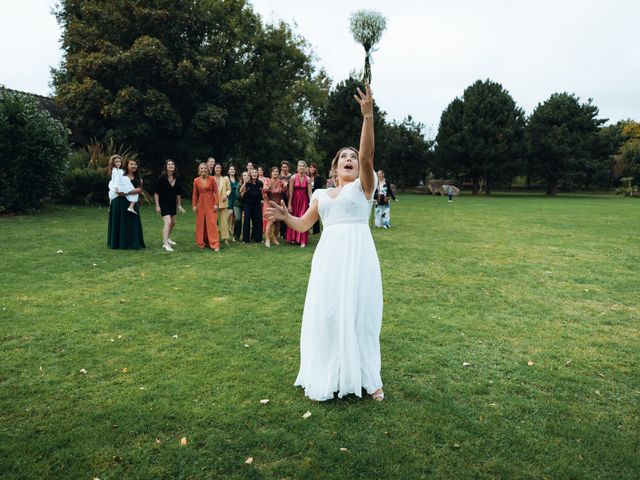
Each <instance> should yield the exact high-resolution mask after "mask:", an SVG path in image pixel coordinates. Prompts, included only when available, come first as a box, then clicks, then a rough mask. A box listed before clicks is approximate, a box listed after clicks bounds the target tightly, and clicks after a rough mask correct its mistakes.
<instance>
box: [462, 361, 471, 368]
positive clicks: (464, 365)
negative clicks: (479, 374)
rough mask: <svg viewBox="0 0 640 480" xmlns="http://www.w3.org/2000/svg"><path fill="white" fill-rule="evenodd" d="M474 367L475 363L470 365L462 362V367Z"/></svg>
mask: <svg viewBox="0 0 640 480" xmlns="http://www.w3.org/2000/svg"><path fill="white" fill-rule="evenodd" d="M472 365H473V363H469V362H462V366H463V367H470V366H472Z"/></svg>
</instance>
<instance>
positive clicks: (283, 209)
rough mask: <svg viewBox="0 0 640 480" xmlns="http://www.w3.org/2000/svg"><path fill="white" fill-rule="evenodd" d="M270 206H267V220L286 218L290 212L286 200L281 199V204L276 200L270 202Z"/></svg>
mask: <svg viewBox="0 0 640 480" xmlns="http://www.w3.org/2000/svg"><path fill="white" fill-rule="evenodd" d="M269 204H270V206H269V207H267V221H269V222H272V221H274V220H285V219H286V218H287V215H289V212H288V211H287V206H286V205H285V204H284V200H281V201H280V205H278V204H277V203H276V202H269Z"/></svg>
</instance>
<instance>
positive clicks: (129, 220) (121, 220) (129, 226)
mask: <svg viewBox="0 0 640 480" xmlns="http://www.w3.org/2000/svg"><path fill="white" fill-rule="evenodd" d="M125 172H126V173H125V175H126V176H128V177H129V178H130V179H131V183H133V186H134V187H135V188H134V189H133V190H132V191H130V192H118V196H117V197H116V198H115V199H113V201H112V202H111V208H110V209H109V227H108V231H107V246H109V247H111V248H114V249H120V250H125V249H133V250H139V249H141V248H145V244H144V237H143V234H142V222H141V221H140V215H139V214H140V207H139V203H136V205H135V207H134V209H135V211H136V213H138V215H136V214H134V213H131V212H128V211H127V208H129V201H128V200H127V198H126V197H125V195H133V194H136V193H137V194H140V193H141V192H142V179H141V178H140V174H139V173H138V162H137V161H136V160H128V161H127V164H126V166H125Z"/></svg>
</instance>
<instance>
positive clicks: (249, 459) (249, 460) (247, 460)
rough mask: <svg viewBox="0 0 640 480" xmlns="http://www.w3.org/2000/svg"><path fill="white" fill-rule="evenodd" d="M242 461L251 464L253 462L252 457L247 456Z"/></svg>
mask: <svg viewBox="0 0 640 480" xmlns="http://www.w3.org/2000/svg"><path fill="white" fill-rule="evenodd" d="M244 463H246V464H247V465H251V464H252V463H253V457H247V459H246V460H245V461H244Z"/></svg>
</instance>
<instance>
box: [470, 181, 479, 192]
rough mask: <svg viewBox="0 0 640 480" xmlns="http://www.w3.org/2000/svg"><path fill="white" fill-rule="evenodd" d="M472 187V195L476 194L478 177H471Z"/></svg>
mask: <svg viewBox="0 0 640 480" xmlns="http://www.w3.org/2000/svg"><path fill="white" fill-rule="evenodd" d="M472 188H473V189H472V190H471V194H472V195H478V193H480V179H479V178H478V177H473V187H472Z"/></svg>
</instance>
